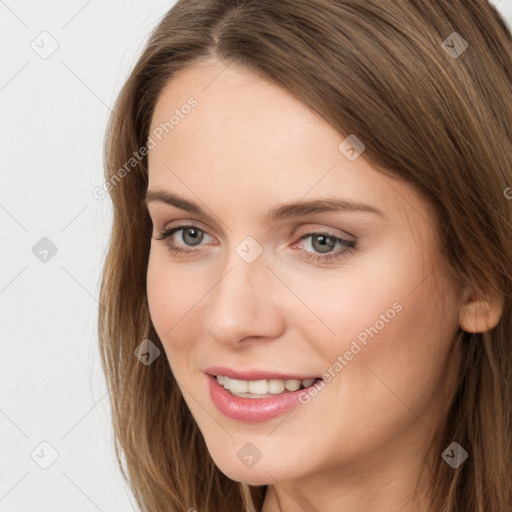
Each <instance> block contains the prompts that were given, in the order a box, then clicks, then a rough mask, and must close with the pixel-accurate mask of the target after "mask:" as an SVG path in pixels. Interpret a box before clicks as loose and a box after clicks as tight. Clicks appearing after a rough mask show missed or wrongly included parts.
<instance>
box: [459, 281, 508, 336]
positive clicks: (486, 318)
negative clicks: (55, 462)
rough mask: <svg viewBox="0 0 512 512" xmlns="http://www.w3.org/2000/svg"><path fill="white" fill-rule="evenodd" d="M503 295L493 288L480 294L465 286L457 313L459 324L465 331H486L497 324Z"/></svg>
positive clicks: (501, 308)
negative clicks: (458, 312)
mask: <svg viewBox="0 0 512 512" xmlns="http://www.w3.org/2000/svg"><path fill="white" fill-rule="evenodd" d="M503 304H504V296H503V294H501V293H498V292H497V291H495V290H493V291H492V292H489V293H486V294H482V293H478V292H477V291H476V290H474V289H473V288H466V289H465V290H464V292H463V299H462V304H461V308H460V314H459V324H460V327H461V329H462V330H463V331H466V332H475V333H476V332H486V331H490V330H491V329H493V328H494V327H496V325H498V323H499V321H500V318H501V315H502V313H503Z"/></svg>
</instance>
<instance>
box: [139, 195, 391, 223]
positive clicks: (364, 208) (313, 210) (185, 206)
mask: <svg viewBox="0 0 512 512" xmlns="http://www.w3.org/2000/svg"><path fill="white" fill-rule="evenodd" d="M153 202H160V203H165V204H168V205H171V206H175V207H177V208H180V209H181V210H185V211H187V212H190V213H195V214H197V215H201V216H203V217H205V218H208V214H207V213H206V212H205V211H204V210H203V209H202V208H201V207H200V206H199V205H197V204H195V203H193V202H192V201H189V200H188V199H184V198H182V197H179V196H177V195H175V194H172V193H170V192H167V191H164V190H159V189H156V190H148V191H147V192H146V197H145V198H144V204H145V205H146V206H147V205H148V204H149V203H153ZM342 211H354V212H365V213H373V214H375V215H378V216H380V217H383V218H385V217H386V215H385V213H384V212H383V211H381V210H379V209H378V208H375V207H373V206H371V205H369V204H365V203H360V202H356V201H351V200H348V199H341V198H340V199H332V198H324V199H316V200H311V201H299V202H295V203H286V204H281V205H278V206H275V207H274V208H272V210H270V211H269V212H268V213H267V215H266V219H267V220H268V221H277V220H282V219H286V218H289V217H300V216H303V215H314V214H318V213H326V212H342Z"/></svg>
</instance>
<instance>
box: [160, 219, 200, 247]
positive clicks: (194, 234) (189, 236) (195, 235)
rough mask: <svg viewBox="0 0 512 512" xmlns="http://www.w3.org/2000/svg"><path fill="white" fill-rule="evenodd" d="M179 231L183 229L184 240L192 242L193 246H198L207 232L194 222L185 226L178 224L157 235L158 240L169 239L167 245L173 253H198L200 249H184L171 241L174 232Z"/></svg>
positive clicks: (182, 236)
mask: <svg viewBox="0 0 512 512" xmlns="http://www.w3.org/2000/svg"><path fill="white" fill-rule="evenodd" d="M178 231H183V233H182V234H181V238H182V240H183V241H184V242H185V244H188V243H190V244H191V246H192V247H193V246H197V245H199V244H200V243H201V241H202V240H203V238H204V234H205V233H206V232H205V231H204V230H202V229H200V228H198V227H197V226H194V225H192V224H186V225H183V226H177V227H174V228H171V229H168V230H165V231H163V232H162V233H160V236H158V237H156V239H157V240H167V246H168V248H169V250H170V251H171V252H172V253H176V254H190V253H193V252H195V253H197V252H198V251H196V250H194V249H183V248H181V247H178V246H177V245H176V244H175V243H174V242H172V241H171V237H172V236H173V235H174V233H177V232H178Z"/></svg>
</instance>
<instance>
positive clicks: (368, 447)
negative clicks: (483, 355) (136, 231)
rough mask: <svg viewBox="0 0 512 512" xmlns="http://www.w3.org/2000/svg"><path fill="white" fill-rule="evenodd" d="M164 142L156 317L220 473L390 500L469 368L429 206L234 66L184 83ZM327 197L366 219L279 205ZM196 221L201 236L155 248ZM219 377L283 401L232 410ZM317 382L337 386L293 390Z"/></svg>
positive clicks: (152, 281)
mask: <svg viewBox="0 0 512 512" xmlns="http://www.w3.org/2000/svg"><path fill="white" fill-rule="evenodd" d="M191 98H192V99H191ZM187 105H189V106H188V107H187ZM171 116H174V117H173V118H172V120H171V121H169V120H170V119H171ZM166 122H167V125H166V126H165V129H163V128H162V127H163V126H164V123H166ZM377 122H378V121H377ZM150 136H151V138H152V139H153V143H150V144H151V147H152V149H151V150H150V153H149V185H148V191H149V193H150V194H151V196H150V195H148V203H147V204H148V210H149V212H150V215H151V218H152V220H153V239H152V241H151V252H150V258H149V266H148V272H147V293H148V300H149V307H150V313H151V318H152V321H153V324H154V326H155V329H156V331H157V333H158V336H159V338H160V339H161V341H162V343H163V346H164V347H165V353H166V356H167V358H168V360H169V364H170V367H171V369H172V372H173V374H174V376H175V378H176V380H177V382H178V384H179V386H180V389H181V391H182V393H183V397H184V399H185V401H186V403H187V405H188V407H189V408H190V411H191V413H192V415H193V416H194V418H195V420H196V422H197V424H198V426H199V428H200V430H201V432H202V434H203V435H204V439H205V441H206V444H207V446H208V449H209V451H210V453H211V455H212V457H213V459H214V461H215V463H216V464H217V465H218V467H219V468H220V470H221V471H222V472H223V473H225V474H226V475H228V476H229V477H230V478H231V479H233V480H237V481H243V482H247V483H250V484H254V485H262V484H274V483H275V482H276V481H279V482H289V483H290V488H291V482H295V483H298V482H301V483H302V484H303V485H305V486H306V487H307V485H309V484H306V482H309V483H311V485H313V482H314V485H315V489H317V490H318V489H320V488H321V486H324V485H325V487H326V488H329V486H332V481H329V479H333V478H336V481H338V482H339V481H340V478H341V477H342V476H346V477H347V478H348V477H350V478H354V479H355V478H358V475H359V476H360V475H361V474H363V475H365V476H364V478H366V479H368V480H369V479H370V476H369V475H370V474H372V472H381V483H382V485H383V486H385V485H386V482H387V479H390V480H391V479H392V478H395V477H396V476H397V474H398V473H399V472H402V473H403V474H402V476H403V477H404V478H409V475H410V474H412V471H413V468H414V469H416V468H417V465H418V464H420V462H421V461H422V458H421V457H422V455H423V453H424V451H425V450H426V449H427V447H428V442H429V441H428V440H429V438H430V436H431V435H432V433H433V431H434V429H435V428H436V422H437V421H438V420H439V418H440V416H442V414H443V413H444V410H445V408H446V406H447V405H448V400H449V398H450V394H451V393H452V392H453V389H454V386H455V384H456V377H457V375H456V367H457V362H458V361H457V359H458V355H459V354H458V352H457V351H455V352H453V354H454V356H453V357H452V356H450V349H451V348H452V346H453V340H454V335H455V333H456V330H457V327H458V325H459V322H458V318H459V304H460V301H459V295H458V292H457V290H456V289H455V287H454V286H453V284H452V283H451V281H450V279H449V278H448V274H447V273H446V272H445V270H444V269H443V267H442V265H441V259H440V252H439V245H438V242H437V238H436V233H435V231H434V228H433V224H434V223H433V217H432V212H431V211H430V210H429V208H428V207H427V205H426V203H425V202H424V201H423V200H422V199H421V197H420V196H419V195H418V194H417V193H416V192H415V191H414V190H413V189H412V188H411V187H410V186H408V185H407V184H405V183H403V182H400V181H395V180H391V179H390V178H389V177H385V176H383V175H382V174H380V173H379V172H378V171H377V170H376V169H375V168H374V167H372V165H370V164H369V162H368V161H367V160H366V159H365V154H364V152H363V153H362V154H361V155H360V156H358V157H357V152H355V153H354V152H353V151H351V150H350V147H351V145H350V142H345V143H344V144H342V145H341V146H340V144H341V143H342V142H343V140H344V137H343V136H341V135H340V134H339V133H338V132H337V131H336V130H335V129H333V128H332V127H331V126H330V125H329V124H327V123H326V122H325V121H324V120H323V119H322V118H321V117H320V116H318V115H317V114H316V113H314V112H313V111H312V110H311V109H309V108H308V107H307V106H305V105H304V104H303V103H301V102H299V101H298V100H296V99H294V98H293V97H292V96H291V95H289V94H288V93H287V92H286V91H284V90H282V89H280V88H278V87H277V86H275V85H271V84H270V83H268V82H266V81H263V80H262V79H261V78H257V77H256V76H255V75H253V74H251V73H250V72H249V71H246V70H244V69H243V68H241V67H238V66H237V65H235V64H231V65H230V66H229V67H227V68H226V66H225V65H224V64H221V63H219V62H210V63H209V64H208V65H206V64H203V65H201V66H196V67H194V68H189V69H188V70H185V71H183V72H181V74H179V75H177V76H176V77H175V78H174V79H173V80H172V81H171V82H170V83H169V84H168V85H167V87H166V88H165V90H164V91H163V93H162V94H161V96H160V98H159V101H158V103H157V105H156V109H155V112H154V116H153V119H152V125H151V135H150ZM358 137H359V138H360V139H361V141H362V142H363V143H368V144H371V141H365V140H364V134H358ZM160 139H161V140H160ZM352 147H353V146H352ZM356 150H357V147H356ZM155 191H159V192H162V193H168V194H172V195H175V196H177V197H179V198H180V199H181V200H182V201H183V202H185V201H187V204H189V203H190V204H194V205H196V211H194V210H193V209H187V208H185V207H182V208H180V207H178V206H175V205H172V204H168V203H166V202H165V201H162V200H159V199H155V198H154V192H155ZM152 198H153V200H149V199H152ZM319 200H325V201H326V200H331V201H342V200H343V201H350V202H353V203H361V204H364V205H368V206H369V208H366V210H365V209H364V208H362V209H349V208H345V209H342V208H340V209H338V210H332V211H321V210H322V209H321V208H319V209H315V208H310V209H309V210H307V209H304V210H300V211H299V208H291V207H288V208H284V207H283V206H282V205H285V204H290V203H299V204H305V203H307V202H310V201H319ZM182 206H184V205H183V204H182ZM276 209H278V210H277V211H281V213H282V215H279V216H274V217H270V216H269V213H270V212H275V211H276ZM372 209H374V210H375V211H371V210H372ZM199 210H200V211H202V212H203V213H200V211H199ZM378 212H380V213H378ZM183 225H188V226H192V227H189V228H184V229H181V230H178V231H176V232H175V233H174V234H172V235H171V236H170V237H168V238H167V239H162V240H158V239H157V238H156V237H157V236H159V235H160V234H161V233H162V232H164V231H165V230H169V229H171V228H176V227H179V226H181V227H183ZM336 237H339V238H340V239H343V240H345V241H346V242H343V241H339V240H337V239H336ZM171 243H172V244H174V245H175V246H176V247H177V248H178V249H182V250H184V251H191V252H190V253H174V252H172V251H171V249H170V244H171ZM322 258H323V259H322ZM219 367H222V368H221V369H219ZM251 372H252V373H251ZM209 374H212V375H218V374H220V375H224V376H228V377H229V375H232V376H237V377H239V379H237V380H238V381H240V380H241V381H242V382H236V383H235V384H234V389H235V390H242V391H240V392H241V393H242V392H243V390H244V389H247V390H248V391H251V390H252V391H254V392H255V393H258V392H259V393H263V396H267V395H266V394H265V393H266V392H268V391H270V393H268V394H269V395H270V398H261V396H262V395H259V396H260V398H237V397H234V396H233V395H232V394H231V393H230V392H229V391H227V390H224V388H223V387H221V386H220V384H218V382H217V381H216V379H214V377H211V376H210V375H209ZM226 374H227V375H226ZM240 377H246V379H243V378H240ZM272 377H277V378H276V379H272ZM286 377H289V378H288V379H286ZM293 377H297V378H298V379H293ZM302 377H304V378H306V377H311V378H319V377H323V380H322V381H321V382H317V383H316V384H313V386H312V387H311V386H310V387H309V388H308V389H306V390H303V391H302V392H301V391H300V389H299V390H298V391H296V392H295V393H293V392H292V391H290V390H288V389H286V390H285V392H284V393H279V391H281V390H282V387H283V385H282V384H281V382H282V381H286V380H290V381H294V380H299V379H300V378H302ZM329 377H330V378H329ZM247 380H251V381H261V380H272V382H271V383H270V388H268V387H265V386H268V385H267V384H266V383H261V382H258V383H256V384H253V383H251V384H246V383H245V382H243V381H247ZM226 382H228V383H229V382H230V381H229V380H228V381H226ZM302 384H304V383H302ZM305 384H306V385H308V384H309V383H307V382H306V383H305ZM294 385H295V386H296V385H297V382H295V383H294V382H292V383H291V384H290V383H288V385H287V387H289V388H291V389H292V390H293V389H294ZM246 386H247V388H246ZM211 391H213V393H211ZM285 395H288V396H285ZM212 396H213V397H214V398H212ZM290 397H291V398H290ZM217 402H219V404H218V405H217ZM170 435H171V433H170ZM369 470H370V472H369ZM382 472H385V474H383V473H382ZM285 487H286V486H285ZM306 487H305V488H306Z"/></svg>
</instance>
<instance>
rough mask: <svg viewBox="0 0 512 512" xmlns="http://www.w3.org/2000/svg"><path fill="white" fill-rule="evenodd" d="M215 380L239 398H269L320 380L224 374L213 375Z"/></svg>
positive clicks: (305, 386)
mask: <svg viewBox="0 0 512 512" xmlns="http://www.w3.org/2000/svg"><path fill="white" fill-rule="evenodd" d="M215 378H216V379H217V382H218V383H219V384H220V385H221V386H222V387H223V388H224V389H226V390H227V391H229V392H230V393H231V394H232V395H233V396H238V397H240V398H256V399H257V398H269V397H272V396H277V395H282V394H286V393H293V392H294V391H299V390H301V389H306V388H309V387H311V386H312V385H314V384H315V383H316V382H318V381H320V380H322V379H320V378H318V379H314V378H311V379H303V380H299V379H289V380H281V379H263V380H238V379H231V378H229V377H226V376H224V375H217V376H215Z"/></svg>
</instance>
